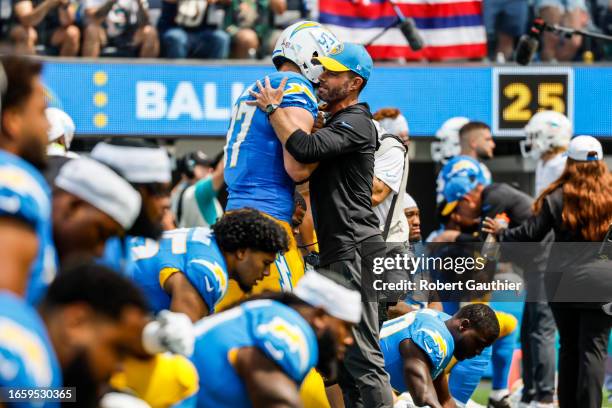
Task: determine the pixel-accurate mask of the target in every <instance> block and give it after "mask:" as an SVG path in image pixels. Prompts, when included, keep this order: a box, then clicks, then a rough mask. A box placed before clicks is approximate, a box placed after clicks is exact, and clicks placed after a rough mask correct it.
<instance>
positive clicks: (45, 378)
mask: <svg viewBox="0 0 612 408" xmlns="http://www.w3.org/2000/svg"><path fill="white" fill-rule="evenodd" d="M46 1H48V0H46ZM92 3H93V2H92ZM45 4H48V5H50V4H51V3H45ZM113 5H114V2H112V1H111V2H107V3H103V4H101V5H98V6H92V7H100V8H99V9H97V10H96V11H92V13H91V15H92V16H94V17H95V16H98V18H99V17H101V16H103V15H104V14H105V13H102V12H100V10H102V11H104V8H109V9H110V8H112V7H111V6H113ZM139 7H140V8H139V11H140V12H141V11H142V10H143V8H142V7H143V6H142V3H139ZM179 7H180V5H179ZM106 11H108V10H106ZM185 13H187V11H185ZM41 14H43V13H41ZM137 14H138V13H137ZM39 16H40V15H39ZM144 27H146V26H143V27H141V28H143V29H142V30H140V31H137V32H135V33H134V35H135V36H139V38H141V39H142V40H143V41H144V42H145V43H146V38H147V35H148V34H147V33H151V32H153V29H152V28H151V29H150V30H147V29H144ZM96 30H99V27H97V28H95V29H91V31H92V32H93V31H96ZM96 33H97V34H96V36H97V39H99V40H101V39H102V37H103V35H101V34H100V31H96ZM213 33H214V32H213ZM238 33H239V31H238ZM65 34H66V33H64V35H65ZM188 34H193V33H188ZM181 35H182V34H181ZM236 35H239V34H236ZM245 36H246V35H245ZM188 37H189V36H188ZM187 42H189V40H188V41H187ZM143 44H144V43H143ZM100 46H101V45H100V43H98V45H95V46H93V48H97V49H99V48H100ZM93 48H92V49H93ZM152 48H154V47H152ZM141 50H142V49H141ZM273 56H274V57H273V66H270V74H269V75H268V76H267V77H265V78H261V79H260V80H258V81H256V82H255V83H253V84H251V86H249V87H248V88H247V89H246V90H245V91H244V93H243V94H242V95H241V96H240V97H239V98H238V99H237V101H236V103H235V106H234V109H233V112H232V119H231V122H230V125H229V129H228V132H227V140H226V146H225V149H224V151H223V152H222V153H220V154H218V155H216V156H214V157H213V156H212V155H210V156H208V155H207V154H206V153H204V152H201V151H196V152H192V153H189V154H187V155H185V156H184V157H182V158H180V159H179V160H178V161H177V163H178V165H177V166H176V168H174V169H173V166H172V164H171V163H172V161H171V159H170V156H169V153H168V151H167V150H166V149H165V148H163V147H160V146H158V145H156V144H155V143H153V142H151V141H148V140H138V139H112V140H108V141H102V142H100V143H98V144H97V145H96V146H95V147H94V148H93V150H91V152H80V154H77V153H75V152H72V151H71V150H70V147H71V143H72V140H73V138H74V134H75V132H76V131H78V129H75V126H74V123H73V122H72V120H71V118H70V116H69V115H68V114H66V113H65V112H63V111H61V110H58V109H52V108H47V107H46V100H45V95H44V87H43V85H42V83H41V70H42V63H41V62H40V61H38V60H35V59H29V58H26V57H20V56H5V57H2V58H1V62H2V71H1V72H2V73H3V74H2V75H1V76H0V90H1V91H2V104H1V108H2V111H1V122H0V123H1V132H0V259H2V264H1V265H0V407H5V406H6V407H10V406H12V404H13V403H15V402H19V403H21V404H22V405H20V406H26V407H40V406H42V407H55V406H59V405H60V403H59V402H58V401H57V400H58V396H57V395H56V396H55V398H54V399H55V400H54V401H51V399H53V398H49V397H47V398H46V399H45V398H43V399H42V400H41V398H38V401H37V400H36V399H37V398H34V397H33V396H32V395H28V390H38V391H40V390H42V389H43V388H44V387H47V388H48V389H50V390H51V391H57V392H59V390H60V388H59V387H72V388H70V389H68V391H70V390H72V391H70V392H72V393H75V394H76V402H74V401H73V402H74V403H73V405H69V404H70V402H69V401H68V400H70V399H71V398H73V397H71V396H69V395H68V394H66V393H65V392H64V394H61V395H62V397H61V398H63V399H64V400H65V401H64V402H62V403H61V404H62V406H63V405H66V406H78V407H104V408H115V407H195V406H198V407H211V408H213V407H214V408H223V407H228V408H229V407H262V408H263V407H265V408H268V407H302V406H304V407H309V408H319V407H320V408H323V407H333V408H337V407H344V406H346V407H367V408H370V407H372V408H374V407H397V408H402V407H425V406H428V407H432V408H436V407H453V406H462V407H463V406H465V407H477V406H478V404H476V403H475V402H474V401H472V400H471V397H472V395H473V393H474V391H475V390H476V388H477V387H478V385H479V383H480V381H481V378H482V377H483V376H485V372H486V370H487V367H488V366H489V364H491V366H492V368H493V369H492V390H491V392H490V394H489V400H488V407H491V408H508V407H514V406H521V407H539V408H548V407H554V406H559V407H561V408H574V407H581V408H582V407H585V408H596V407H601V406H602V398H603V397H602V395H603V394H602V389H603V387H604V374H605V360H606V353H607V347H608V341H609V340H608V339H609V335H610V329H611V328H612V311H611V309H612V307H611V306H612V305H610V304H608V305H605V304H604V303H609V301H612V299H610V298H612V286H610V285H611V284H612V282H611V281H612V280H611V279H609V273H610V263H609V261H604V262H603V263H595V262H594V261H593V260H592V259H591V258H590V257H591V255H592V254H588V253H586V254H585V256H586V257H585V258H584V259H582V261H581V263H580V264H579V268H578V269H579V271H580V273H579V274H578V278H576V279H577V280H576V282H575V283H576V284H579V283H580V284H584V282H585V281H586V282H587V284H590V285H591V286H589V287H590V288H592V289H593V290H595V289H597V288H599V290H601V291H602V292H601V293H603V296H604V298H605V297H606V296H609V297H610V298H605V300H606V302H604V301H601V299H599V298H597V297H594V299H595V300H592V301H586V300H585V301H577V300H574V301H571V302H569V301H560V300H556V298H555V297H554V295H555V293H554V292H553V293H552V295H553V297H552V298H550V301H546V298H545V297H540V298H539V299H540V301H538V302H524V304H520V305H519V306H520V307H521V308H524V313H523V318H522V321H521V328H522V330H521V347H522V349H523V370H522V371H523V373H522V376H523V387H522V389H521V390H519V391H518V392H517V393H514V391H516V390H514V389H512V387H511V385H512V384H511V383H510V379H509V377H510V372H511V369H512V366H513V364H516V363H515V362H514V360H515V359H514V355H515V353H514V348H515V344H516V335H517V333H518V325H519V321H518V320H517V318H516V317H514V316H513V315H512V314H510V313H508V312H507V311H504V310H496V308H495V307H494V306H490V305H488V303H489V300H490V297H489V296H488V295H490V294H489V293H484V294H479V296H478V298H457V297H451V298H448V297H445V296H444V294H443V293H435V292H432V293H428V294H427V295H426V296H427V297H426V298H422V297H419V296H417V294H416V293H410V292H403V293H401V294H400V296H398V297H397V298H392V297H391V296H390V295H388V294H385V295H384V296H383V297H380V298H379V297H371V296H372V293H371V291H368V290H367V289H368V285H369V282H370V280H371V278H372V275H373V273H372V270H373V269H372V266H373V260H374V259H375V258H376V257H385V256H386V257H392V256H395V255H404V254H406V255H408V256H420V255H421V254H422V253H423V252H424V251H425V250H431V249H426V248H425V246H424V242H426V241H427V242H432V243H439V244H445V245H446V246H438V247H434V251H446V250H447V249H448V248H451V250H452V249H453V248H456V247H452V246H450V247H449V246H448V244H450V243H463V244H471V245H475V246H477V247H478V248H479V249H478V251H482V253H485V254H488V252H487V250H485V246H486V245H490V244H491V243H494V242H511V241H518V242H532V243H533V244H532V245H531V248H536V252H538V251H539V252H541V251H542V248H544V247H546V245H547V244H546V241H547V240H548V241H550V242H553V243H567V242H570V243H574V244H577V243H589V242H590V243H597V244H598V245H597V247H598V248H599V243H601V242H602V241H604V239H606V238H608V239H609V238H610V231H612V229H611V226H612V191H611V189H612V175H611V174H610V172H609V169H608V168H607V166H606V164H605V162H604V160H603V159H604V157H603V150H602V146H601V144H600V142H599V141H598V140H597V139H595V138H593V137H591V136H574V135H573V130H572V123H571V122H570V121H569V120H568V119H567V117H565V116H564V115H563V114H560V113H557V112H552V111H544V112H539V113H537V114H536V115H534V116H533V118H532V119H531V120H530V122H529V124H528V125H527V127H526V128H525V134H526V139H525V140H524V141H523V142H522V143H521V149H522V151H523V154H524V155H525V156H526V157H530V158H532V159H535V160H537V162H538V165H537V170H536V184H537V185H536V191H534V192H529V193H530V194H526V193H524V192H521V191H518V190H517V189H515V188H514V187H512V186H510V185H508V184H505V183H495V182H494V181H493V180H492V176H491V173H490V172H489V170H488V169H487V166H486V164H485V163H484V161H486V160H487V159H490V158H492V157H493V155H494V149H495V143H494V140H493V137H492V134H491V130H490V128H489V126H488V125H487V124H485V123H482V122H476V121H471V120H470V119H468V118H449V120H448V121H447V122H445V123H444V124H441V126H440V130H439V131H438V132H437V134H436V138H437V139H438V141H437V144H434V145H432V152H431V153H432V158H434V160H436V161H439V162H440V167H441V168H440V172H439V175H438V181H437V197H436V198H437V200H436V201H437V213H438V219H439V221H440V228H439V229H438V230H437V231H435V232H433V233H432V234H431V235H430V236H429V237H428V238H426V239H423V238H424V237H422V236H421V232H420V219H419V205H418V203H416V202H415V200H414V199H413V198H412V197H411V196H410V195H408V193H407V192H406V186H407V180H408V178H409V177H414V176H417V177H418V175H412V176H411V175H410V173H409V159H408V154H407V153H408V145H409V143H410V142H409V126H408V120H407V119H406V118H405V117H404V116H403V115H402V114H401V112H399V110H397V109H394V108H385V109H381V110H379V111H377V112H375V113H374V114H372V113H371V112H370V107H369V106H368V104H367V101H362V100H360V93H361V92H362V90H363V89H364V88H366V87H367V85H368V79H369V77H370V74H371V72H372V71H373V70H374V69H375V67H374V65H373V61H372V58H371V57H370V55H369V54H368V52H367V51H366V49H365V48H364V47H363V46H361V45H358V44H353V43H346V42H345V43H342V42H340V41H338V40H337V38H335V36H334V35H333V34H332V33H331V32H330V31H328V30H327V29H325V28H324V27H323V26H321V25H320V24H318V23H315V22H310V21H304V22H297V23H295V24H293V25H290V26H289V27H288V28H286V29H285V30H284V31H282V33H280V36H279V39H278V40H277V41H276V45H275V50H274V53H273ZM315 89H316V90H315ZM173 170H174V171H173ZM173 173H174V174H173ZM532 193H533V195H534V196H535V197H537V198H536V199H535V201H534V200H533V198H531V194H532ZM178 227H180V228H178ZM483 244H485V245H483ZM481 246H482V248H480V247H481ZM463 250H465V249H463ZM558 250H559V249H558V247H555V246H554V245H553V246H552V248H551V249H550V251H552V252H553V253H554V251H558ZM536 255H537V254H536V253H534V254H531V253H523V254H522V256H521V259H520V261H518V262H516V263H517V264H518V266H519V267H520V268H523V269H525V270H534V273H529V274H525V275H524V277H525V279H526V280H527V292H532V291H537V290H543V291H544V292H546V290H544V289H543V288H544V287H545V288H546V289H548V288H550V287H551V286H552V285H551V277H552V279H553V280H556V279H559V277H558V276H557V275H556V274H555V272H557V270H555V269H551V267H550V265H548V264H544V265H542V262H538V261H537V259H536V258H537V256H536ZM453 256H454V255H453ZM487 256H488V255H487ZM491 259H492V260H491V261H490V262H488V263H487V265H488V266H489V269H488V270H487V271H488V272H489V271H492V274H496V273H497V272H499V271H501V270H503V269H504V266H503V264H504V263H505V262H502V261H500V258H496V257H495V256H493V257H492V258H491ZM556 259H565V258H564V257H563V254H557V256H556ZM544 263H546V262H544ZM602 265H603V266H602ZM574 266H575V265H574ZM440 273H441V271H436V270H423V271H420V272H419V276H425V275H426V274H431V275H435V274H440ZM408 275H409V273H408V272H407V271H406V270H403V269H398V270H390V271H388V273H386V274H385V279H386V280H388V281H399V280H402V279H407V278H408ZM572 276H573V275H572ZM442 278H443V279H451V278H449V277H448V276H446V277H444V276H442ZM564 278H567V277H565V276H564ZM567 279H570V278H567ZM552 283H555V282H552ZM572 284H573V283H572V282H570V284H569V285H570V286H572ZM602 288H603V289H602ZM455 295H457V294H455ZM592 295H593V296H595V295H594V294H592ZM531 299H533V298H531ZM555 327H556V328H557V330H558V333H559V341H560V346H559V347H560V348H559V364H558V380H555V372H556V369H555V355H556V350H555V346H554V336H555ZM23 390H25V392H26V393H25V394H23V393H22V391H23ZM64 391H66V390H64ZM18 406H19V405H18Z"/></svg>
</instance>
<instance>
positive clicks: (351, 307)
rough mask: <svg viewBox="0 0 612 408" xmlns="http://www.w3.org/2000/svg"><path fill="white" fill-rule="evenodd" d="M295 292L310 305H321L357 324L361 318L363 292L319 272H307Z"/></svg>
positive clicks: (342, 318) (333, 314)
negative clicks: (347, 286)
mask: <svg viewBox="0 0 612 408" xmlns="http://www.w3.org/2000/svg"><path fill="white" fill-rule="evenodd" d="M293 294H294V295H296V296H297V297H299V298H300V299H302V300H303V301H304V302H306V303H308V304H309V305H311V306H315V307H320V308H322V309H323V310H325V312H327V314H329V315H331V316H334V317H336V318H338V319H340V320H344V321H345V322H349V323H354V324H357V323H359V321H360V320H361V309H362V305H361V294H360V293H359V292H357V291H356V290H352V289H348V288H346V287H344V286H342V285H340V284H338V283H336V282H334V281H333V280H331V279H329V278H327V277H325V276H323V275H321V274H320V273H318V272H314V271H310V272H308V273H306V274H305V275H304V277H303V278H302V279H300V281H299V282H298V284H297V286H296V287H295V289H294V291H293Z"/></svg>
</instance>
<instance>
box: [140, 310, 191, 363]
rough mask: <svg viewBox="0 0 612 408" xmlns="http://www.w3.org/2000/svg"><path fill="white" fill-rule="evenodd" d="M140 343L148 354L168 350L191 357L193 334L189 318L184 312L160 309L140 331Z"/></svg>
mask: <svg viewBox="0 0 612 408" xmlns="http://www.w3.org/2000/svg"><path fill="white" fill-rule="evenodd" d="M142 343H143V346H144V348H145V350H146V351H147V352H148V353H150V354H157V353H163V352H166V351H169V352H171V353H174V354H182V355H184V356H186V357H191V355H192V354H193V347H194V343H195V335H194V331H193V324H192V323H191V319H189V317H188V316H187V315H185V314H184V313H175V312H170V311H169V310H162V311H161V312H159V314H158V315H157V318H156V319H155V320H154V321H152V322H150V323H149V324H147V326H146V327H145V328H144V330H143V332H142Z"/></svg>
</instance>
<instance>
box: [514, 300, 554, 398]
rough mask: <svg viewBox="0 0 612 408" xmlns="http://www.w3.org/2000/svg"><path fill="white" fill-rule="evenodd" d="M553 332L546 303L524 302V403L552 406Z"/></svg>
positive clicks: (522, 327)
mask: <svg viewBox="0 0 612 408" xmlns="http://www.w3.org/2000/svg"><path fill="white" fill-rule="evenodd" d="M555 331H556V326H555V320H554V318H553V315H552V311H551V310H550V307H549V306H548V303H546V302H525V306H524V308H523V320H522V321H521V349H522V351H523V384H524V388H523V396H522V398H521V401H523V402H531V401H538V402H553V398H554V394H555V357H556V350H555Z"/></svg>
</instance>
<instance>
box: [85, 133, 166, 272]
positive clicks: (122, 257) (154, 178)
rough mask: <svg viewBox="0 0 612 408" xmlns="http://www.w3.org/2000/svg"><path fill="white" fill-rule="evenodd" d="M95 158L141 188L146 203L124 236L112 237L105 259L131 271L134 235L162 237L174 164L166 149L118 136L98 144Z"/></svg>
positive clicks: (114, 267)
mask: <svg viewBox="0 0 612 408" xmlns="http://www.w3.org/2000/svg"><path fill="white" fill-rule="evenodd" d="M91 157H92V158H93V159H95V160H97V161H99V162H101V163H104V164H106V165H107V166H109V167H111V168H113V169H114V170H115V171H117V172H118V173H119V174H120V175H121V176H122V177H123V178H124V179H125V180H127V181H128V182H129V183H130V184H131V185H132V187H134V189H136V190H137V191H138V193H139V194H140V197H141V199H142V206H141V208H140V212H139V214H138V217H137V218H136V221H135V222H134V225H132V227H131V228H130V229H129V230H128V231H127V235H126V236H125V237H122V238H114V239H110V240H108V242H107V243H106V247H105V249H104V256H103V257H102V262H103V263H104V264H105V265H106V266H109V267H111V268H113V269H115V270H116V271H128V270H129V269H130V268H131V267H133V263H134V260H133V259H132V258H131V257H130V250H129V245H128V241H129V238H130V237H143V238H150V239H154V240H158V239H159V238H160V237H161V234H162V231H163V228H162V221H163V218H164V215H165V214H166V213H167V212H168V211H169V208H170V179H171V165H170V158H169V157H168V152H167V151H166V149H164V148H162V147H159V146H157V145H156V144H154V143H152V142H149V141H145V140H138V139H114V140H112V141H109V142H101V143H98V144H97V145H96V146H95V147H94V148H93V150H92V151H91Z"/></svg>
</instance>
